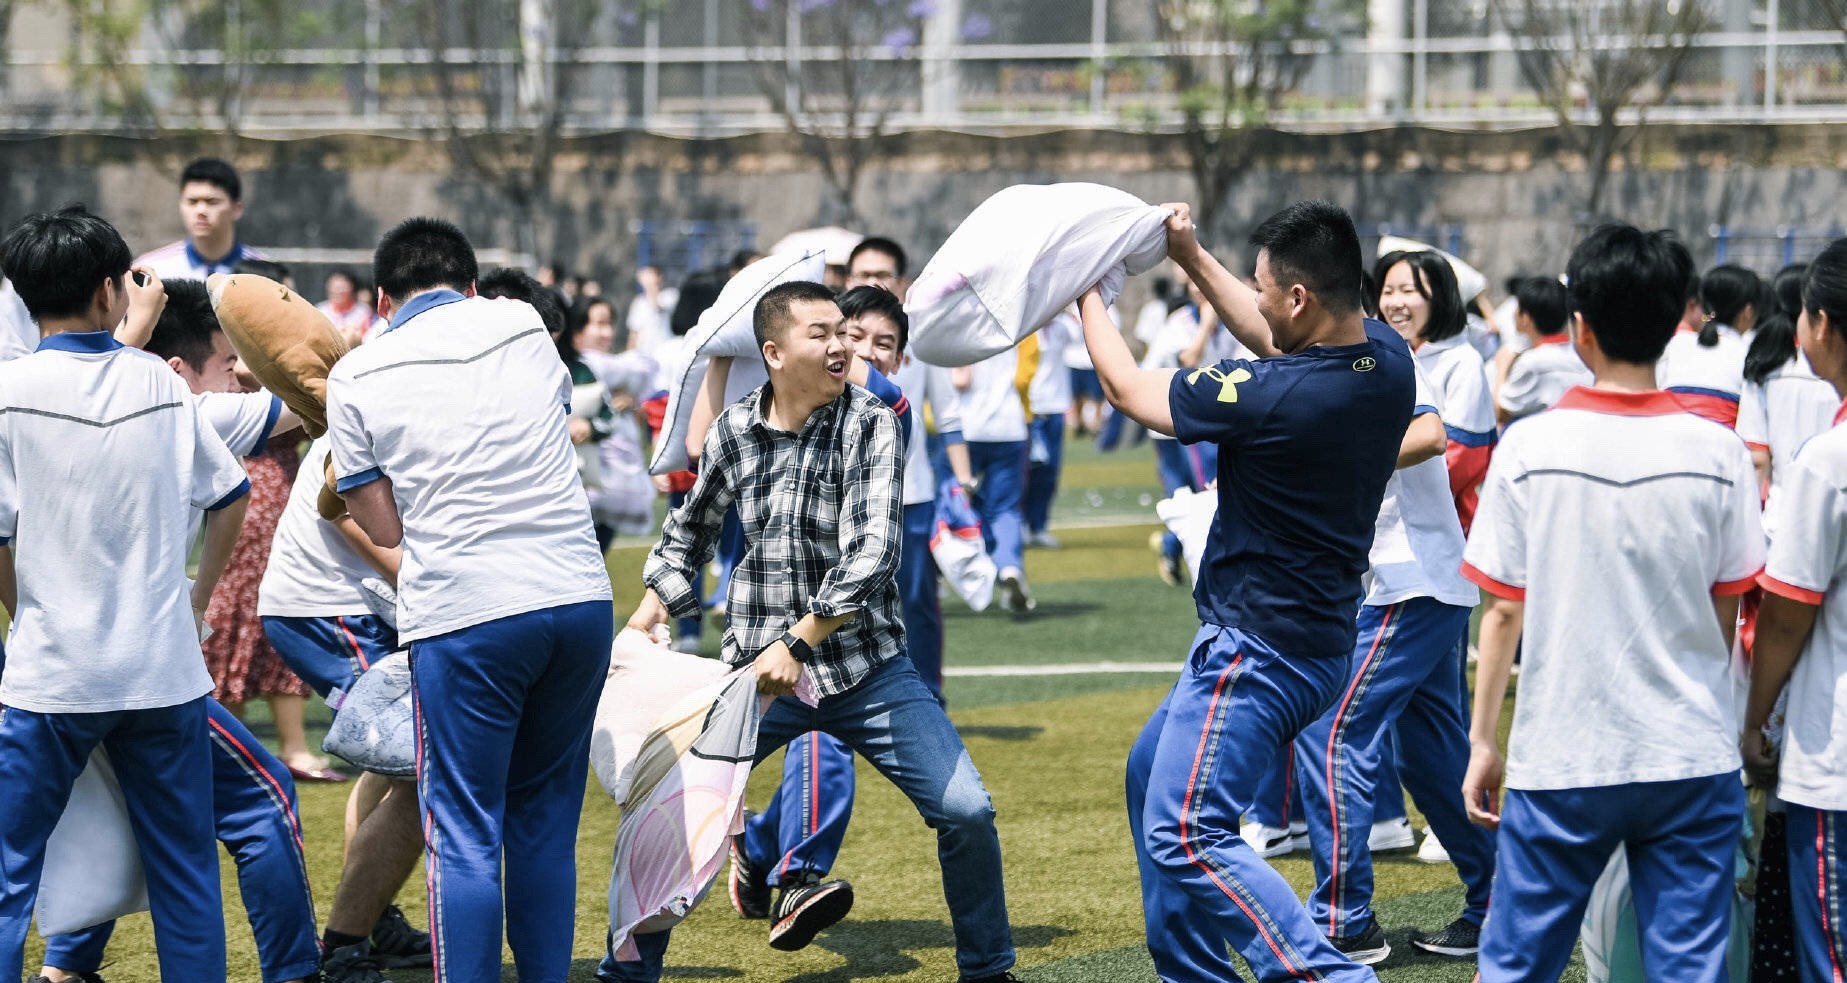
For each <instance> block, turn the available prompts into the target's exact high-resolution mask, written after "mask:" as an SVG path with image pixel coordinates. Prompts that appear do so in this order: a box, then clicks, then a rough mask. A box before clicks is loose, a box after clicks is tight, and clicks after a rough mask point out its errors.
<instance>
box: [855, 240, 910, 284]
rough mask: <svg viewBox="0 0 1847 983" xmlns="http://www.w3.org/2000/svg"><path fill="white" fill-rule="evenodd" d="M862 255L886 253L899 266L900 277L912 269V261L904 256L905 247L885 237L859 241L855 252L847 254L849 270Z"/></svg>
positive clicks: (897, 271)
mask: <svg viewBox="0 0 1847 983" xmlns="http://www.w3.org/2000/svg"><path fill="white" fill-rule="evenodd" d="M860 253H884V254H885V255H887V256H890V257H891V258H892V261H893V263H894V265H896V266H897V270H896V271H895V272H896V273H897V274H898V275H899V276H903V275H904V271H905V270H907V269H909V268H910V261H909V260H908V259H906V258H905V255H904V247H903V246H900V245H898V244H897V243H895V242H893V241H891V240H890V239H887V238H885V237H884V236H867V237H866V238H864V239H861V240H859V245H857V246H854V247H853V251H852V252H850V253H848V254H847V269H849V270H850V269H852V268H853V261H854V260H856V259H858V258H859V254H860Z"/></svg>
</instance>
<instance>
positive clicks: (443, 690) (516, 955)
mask: <svg viewBox="0 0 1847 983" xmlns="http://www.w3.org/2000/svg"><path fill="white" fill-rule="evenodd" d="M614 631H615V612H614V610H613V609H612V608H611V607H610V603H609V602H608V601H586V602H583V603H581V604H567V605H563V606H560V607H554V608H542V609H540V610H537V611H528V612H526V613H524V614H516V615H511V616H509V617H505V618H497V619H495V620H493V621H488V622H483V623H482V624H478V625H473V626H471V627H468V628H463V629H461V630H459V631H453V632H450V633H448V634H446V635H438V636H436V637H434V638H425V639H419V640H417V641H414V642H412V643H411V644H410V672H411V692H412V699H413V706H414V708H415V711H416V716H417V725H418V731H419V734H420V735H421V740H420V741H419V743H418V747H417V803H418V805H419V806H420V807H421V808H422V810H423V839H424V844H425V864H424V866H425V868H426V874H427V877H428V880H429V894H430V942H431V946H432V948H433V949H434V951H435V963H436V968H435V973H434V976H435V979H436V980H437V981H438V983H474V981H477V980H497V979H499V978H500V941H501V926H502V923H503V919H504V924H505V926H506V938H507V941H508V942H509V943H510V944H511V947H512V949H513V961H514V964H515V965H516V966H517V967H518V969H519V978H520V980H521V981H522V983H564V978H565V975H566V973H568V972H569V970H570V967H571V936H572V930H573V928H574V927H575V924H576V917H575V915H576V911H577V846H576V844H577V821H578V817H579V815H580V814H581V813H582V812H583V800H584V781H585V779H586V778H587V776H588V772H589V769H590V727H591V723H592V719H593V717H594V716H595V714H596V701H597V697H598V696H599V695H600V694H601V693H602V690H603V680H604V678H605V677H607V676H608V674H609V645H610V641H611V638H612V636H613V634H614ZM503 857H504V860H505V866H504V876H503V867H502V859H503ZM503 890H504V892H505V894H504V904H503V894H502V892H503Z"/></svg>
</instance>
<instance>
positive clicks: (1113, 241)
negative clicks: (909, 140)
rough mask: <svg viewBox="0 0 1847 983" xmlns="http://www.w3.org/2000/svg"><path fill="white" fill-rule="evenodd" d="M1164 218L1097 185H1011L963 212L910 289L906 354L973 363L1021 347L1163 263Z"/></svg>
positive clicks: (1112, 299) (1160, 212)
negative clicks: (1078, 306)
mask: <svg viewBox="0 0 1847 983" xmlns="http://www.w3.org/2000/svg"><path fill="white" fill-rule="evenodd" d="M1167 214H1168V213H1167V212H1166V211H1165V210H1163V209H1161V208H1159V207H1157V206H1154V205H1150V204H1148V203H1147V202H1144V201H1142V200H1141V199H1140V198H1137V197H1135V196H1134V195H1132V194H1129V193H1128V192H1126V191H1122V190H1119V189H1117V188H1111V187H1106V186H1104V185H1100V184H1082V183H1071V184H1016V185H1014V186H1013V187H1010V188H1006V189H1004V190H1002V191H1000V192H997V193H996V194H995V195H994V196H993V197H991V198H989V199H988V200H987V201H984V202H982V203H981V205H980V206H979V207H977V208H976V209H975V210H974V211H973V212H971V213H969V216H968V217H967V218H966V219H963V220H962V224H961V225H960V226H957V228H956V230H955V232H953V233H951V234H950V236H949V241H948V242H945V243H943V248H942V249H940V250H938V251H937V253H936V255H935V256H932V257H931V258H930V262H929V263H928V264H926V265H925V266H924V268H923V272H922V273H919V274H918V276H917V281H916V282H915V283H914V284H912V285H911V290H910V294H909V295H908V296H907V297H906V299H905V305H904V306H905V311H906V313H908V314H909V315H910V318H911V350H912V351H913V352H914V353H915V354H916V355H917V357H919V358H921V359H923V360H924V361H926V362H930V363H932V364H935V365H945V366H956V365H972V364H974V363H975V362H979V361H981V360H982V359H984V358H987V357H989V356H991V355H996V354H999V353H1000V352H1004V351H1006V350H1007V349H1009V348H1012V347H1013V346H1014V345H1017V344H1019V343H1020V341H1021V340H1023V339H1024V338H1025V337H1026V336H1027V335H1029V334H1031V333H1033V332H1034V331H1037V330H1038V329H1039V328H1041V327H1043V326H1044V325H1045V324H1046V323H1047V322H1049V321H1051V320H1052V318H1053V317H1054V316H1055V315H1057V314H1058V312H1059V311H1062V310H1064V309H1065V308H1066V307H1068V306H1070V305H1071V304H1072V303H1073V302H1075V301H1076V300H1077V299H1078V298H1079V297H1081V296H1083V295H1084V292H1085V291H1086V290H1089V289H1090V288H1091V287H1093V286H1099V285H1100V286H1101V287H1102V291H1103V302H1104V303H1105V304H1109V303H1114V302H1115V300H1116V297H1117V296H1118V295H1119V294H1121V292H1122V285H1123V282H1124V281H1125V280H1127V279H1128V278H1129V277H1130V276H1133V275H1135V274H1137V273H1142V272H1145V271H1147V270H1150V269H1153V268H1154V267H1155V266H1156V265H1157V264H1159V263H1160V262H1161V261H1162V260H1163V259H1165V258H1167V230H1166V223H1167Z"/></svg>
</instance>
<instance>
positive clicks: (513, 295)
mask: <svg viewBox="0 0 1847 983" xmlns="http://www.w3.org/2000/svg"><path fill="white" fill-rule="evenodd" d="M470 255H472V253H471V254H470ZM475 294H476V296H480V297H486V298H488V299H490V300H492V299H495V298H498V297H505V298H507V299H508V300H517V301H521V302H524V303H527V304H531V305H532V309H533V310H535V311H538V312H539V321H540V322H541V323H543V324H544V325H545V333H546V334H549V335H551V336H552V337H554V338H555V337H558V336H560V335H565V330H564V307H563V305H561V304H559V303H558V294H557V292H556V291H554V290H552V289H551V288H549V287H547V286H545V284H543V283H540V282H539V281H538V280H536V279H534V278H533V276H532V274H530V273H527V272H526V271H525V270H518V269H514V268H512V267H503V268H501V269H498V270H495V271H494V272H492V273H489V274H488V275H486V276H484V277H482V278H481V279H480V280H479V282H476V283H475ZM565 336H566V337H567V338H568V337H569V336H568V335H565Z"/></svg>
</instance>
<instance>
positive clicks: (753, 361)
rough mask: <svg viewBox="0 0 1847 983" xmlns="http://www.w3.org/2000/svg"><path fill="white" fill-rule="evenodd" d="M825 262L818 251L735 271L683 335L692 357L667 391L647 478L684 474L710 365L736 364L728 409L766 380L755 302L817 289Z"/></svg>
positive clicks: (759, 262) (762, 261) (778, 257)
mask: <svg viewBox="0 0 1847 983" xmlns="http://www.w3.org/2000/svg"><path fill="white" fill-rule="evenodd" d="M824 259H825V258H824V257H823V256H822V254H821V253H820V252H817V251H806V252H798V253H776V254H775V255H772V256H765V257H764V258H762V259H760V260H757V261H756V262H755V263H752V264H750V265H749V266H746V267H744V268H743V269H741V270H739V271H738V275H737V276H734V277H732V278H731V279H730V281H729V282H727V283H726V284H725V288H724V289H723V290H721V291H719V293H718V300H716V301H714V302H713V304H712V306H711V307H708V308H706V310H705V313H704V314H701V315H699V323H698V324H696V325H694V326H693V330H692V331H691V332H689V333H688V335H687V342H686V343H687V349H688V350H689V351H691V352H692V356H691V357H690V358H689V359H687V363H686V368H685V369H683V370H681V372H680V378H679V379H678V380H676V381H675V384H674V385H673V387H672V388H671V389H669V390H668V391H667V418H666V422H665V423H664V424H663V425H662V427H661V433H660V437H659V439H657V440H655V442H654V459H653V460H652V461H650V462H649V464H648V472H649V473H650V474H667V473H668V472H671V471H683V470H685V469H686V465H687V455H686V430H687V427H688V425H689V424H690V423H691V422H692V418H693V403H694V402H696V401H697V400H698V398H699V386H700V384H701V383H703V382H704V381H705V370H706V366H708V365H710V364H711V360H712V359H714V358H734V359H737V363H736V364H735V365H733V366H732V368H731V375H730V377H729V378H728V379H727V381H726V385H725V402H726V403H732V402H735V401H736V400H737V399H738V397H740V396H742V395H744V394H745V393H747V392H749V391H750V390H752V389H755V388H757V387H758V386H760V385H762V384H763V383H764V382H766V381H767V380H768V379H769V372H768V371H767V370H766V369H764V367H763V356H762V353H761V352H760V351H759V350H758V348H757V333H756V330H755V329H754V328H753V327H752V326H751V320H752V318H753V316H754V315H755V314H756V312H757V301H758V300H759V299H760V298H761V297H762V296H763V295H764V294H766V293H768V292H769V291H770V288H771V287H775V286H778V285H780V284H784V283H789V282H791V281H795V280H810V281H813V282H815V283H820V282H821V279H822V278H823V277H824V276H826V275H827V264H826V262H825V261H824Z"/></svg>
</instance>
